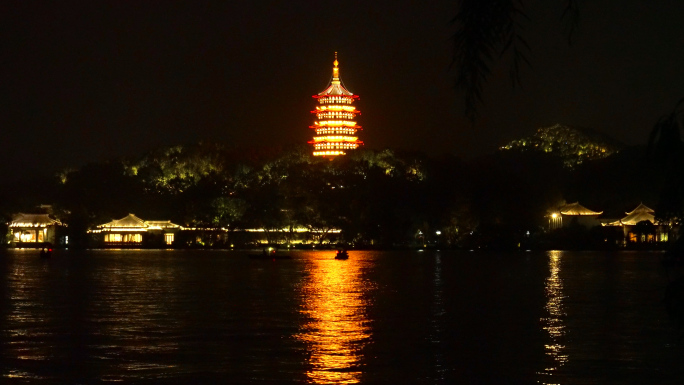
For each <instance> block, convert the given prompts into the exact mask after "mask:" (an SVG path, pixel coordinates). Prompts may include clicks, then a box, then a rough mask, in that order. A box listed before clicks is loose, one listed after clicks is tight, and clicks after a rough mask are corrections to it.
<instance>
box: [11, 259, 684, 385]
mask: <svg viewBox="0 0 684 385" xmlns="http://www.w3.org/2000/svg"><path fill="white" fill-rule="evenodd" d="M292 256H293V258H292V259H291V260H275V261H272V260H251V259H249V258H247V252H240V251H197V250H193V251H150V250H128V251H122V250H99V251H83V252H73V251H71V252H70V251H57V252H56V254H55V255H54V256H53V257H52V258H51V259H49V260H41V259H40V258H39V257H38V254H37V252H36V251H35V250H33V251H29V250H8V251H2V252H0V370H1V373H0V374H1V375H2V377H0V382H1V383H3V384H4V383H8V384H24V383H31V384H32V383H36V384H91V383H106V382H123V383H135V384H218V383H231V384H241V383H254V384H286V383H314V384H329V383H332V384H334V383H363V384H400V383H401V384H536V383H540V384H681V383H683V382H684V369H682V368H684V363H683V361H682V360H683V359H684V348H682V345H683V344H684V340H682V339H680V336H681V330H680V329H679V328H678V326H677V325H676V324H675V323H674V322H672V321H671V320H670V319H669V318H668V316H667V314H666V312H665V310H664V307H663V304H662V299H663V296H664V287H665V284H666V283H667V277H666V276H665V272H664V271H663V270H662V269H661V267H660V265H659V259H660V256H661V254H659V253H643V252H639V253H637V252H621V253H610V254H606V253H598V252H586V253H582V252H534V253H517V254H478V253H470V252H455V251H449V252H438V251H425V252H419V251H401V252H398V251H397V252H377V251H351V252H350V258H349V260H346V261H338V260H334V259H333V256H334V252H332V251H328V252H323V251H320V252H306V251H298V252H293V253H292Z"/></svg>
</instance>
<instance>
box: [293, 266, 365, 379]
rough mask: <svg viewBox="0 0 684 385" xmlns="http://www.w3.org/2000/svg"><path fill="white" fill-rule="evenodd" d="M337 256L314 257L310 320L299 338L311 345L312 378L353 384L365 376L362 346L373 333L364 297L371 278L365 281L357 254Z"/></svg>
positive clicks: (308, 289)
mask: <svg viewBox="0 0 684 385" xmlns="http://www.w3.org/2000/svg"><path fill="white" fill-rule="evenodd" d="M333 256H334V254H329V255H328V254H327V253H326V254H325V256H322V257H321V256H320V255H317V256H316V257H318V258H319V259H312V260H311V264H312V265H311V268H310V273H311V275H310V277H309V280H308V281H307V282H306V283H305V286H304V287H303V294H304V308H303V309H302V313H304V314H305V315H307V316H308V317H309V319H310V321H309V322H308V323H307V324H305V325H304V327H303V332H302V333H300V334H299V335H297V338H298V339H299V340H301V341H304V342H305V343H306V344H307V346H308V349H309V354H310V356H309V364H310V366H311V369H310V370H309V371H308V372H307V375H308V377H309V380H310V381H311V382H313V383H316V384H353V383H358V382H360V380H361V370H360V368H359V362H360V360H361V358H362V352H361V349H362V348H363V346H364V344H365V343H366V341H367V340H368V338H369V337H370V328H369V327H368V326H367V321H368V320H367V318H366V313H365V309H366V306H367V300H366V298H364V293H365V291H366V290H368V289H369V288H370V284H369V283H368V282H364V281H363V279H362V276H361V261H360V260H359V259H358V258H355V257H356V256H355V255H353V254H352V255H351V256H350V258H349V260H345V261H338V260H335V259H333Z"/></svg>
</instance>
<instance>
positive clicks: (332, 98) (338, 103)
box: [309, 52, 363, 157]
mask: <svg viewBox="0 0 684 385" xmlns="http://www.w3.org/2000/svg"><path fill="white" fill-rule="evenodd" d="M338 65H339V62H338V61H337V52H335V61H334V62H333V73H332V80H331V82H330V85H329V86H328V87H327V88H326V89H325V90H323V91H322V92H319V93H318V94H317V95H313V97H314V98H315V99H318V104H319V105H318V106H316V110H314V111H311V113H312V114H315V115H316V120H315V121H314V125H313V126H310V128H311V129H313V130H315V131H316V134H315V136H314V137H313V140H312V141H310V142H309V143H310V144H313V148H314V151H313V154H314V156H327V157H335V156H338V155H345V154H346V152H345V151H347V150H354V149H356V148H358V147H359V145H362V144H363V142H362V141H360V140H359V138H358V136H357V131H359V130H361V126H359V125H357V124H356V121H355V120H354V119H355V118H356V115H359V114H360V112H359V111H358V110H357V109H356V108H355V107H354V102H355V101H356V100H357V99H358V98H359V96H358V95H354V94H353V93H351V92H350V91H349V90H347V89H346V88H345V87H344V85H343V84H342V80H340V69H339V67H338Z"/></svg>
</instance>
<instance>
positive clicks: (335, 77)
mask: <svg viewBox="0 0 684 385" xmlns="http://www.w3.org/2000/svg"><path fill="white" fill-rule="evenodd" d="M333 65H334V67H333V82H337V83H338V84H339V82H340V69H339V68H337V66H338V65H340V63H339V62H338V61H337V52H335V61H334V62H333Z"/></svg>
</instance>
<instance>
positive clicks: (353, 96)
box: [311, 95, 359, 99]
mask: <svg viewBox="0 0 684 385" xmlns="http://www.w3.org/2000/svg"><path fill="white" fill-rule="evenodd" d="M334 96H341V97H344V98H351V99H359V95H312V96H311V97H312V98H314V99H320V98H331V97H334Z"/></svg>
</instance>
